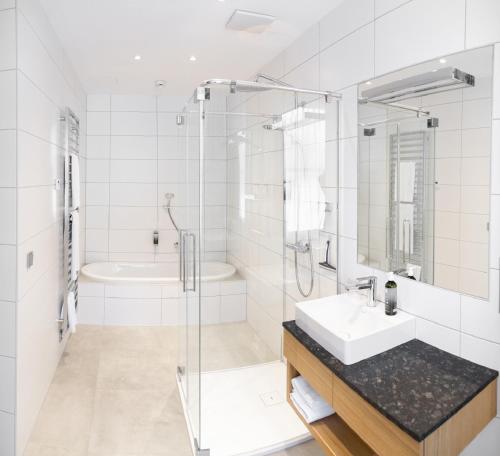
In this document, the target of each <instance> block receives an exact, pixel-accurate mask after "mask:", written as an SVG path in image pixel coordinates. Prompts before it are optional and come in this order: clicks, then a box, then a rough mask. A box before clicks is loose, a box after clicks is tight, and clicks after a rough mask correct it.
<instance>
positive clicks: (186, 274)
mask: <svg viewBox="0 0 500 456" xmlns="http://www.w3.org/2000/svg"><path fill="white" fill-rule="evenodd" d="M202 110H203V106H202V104H200V103H199V101H198V100H197V99H196V98H195V97H194V98H192V99H190V100H189V102H188V104H187V106H186V108H185V110H184V111H183V113H182V114H180V115H179V116H178V117H177V125H178V145H179V150H180V151H181V152H182V153H181V156H183V157H184V158H183V161H184V178H179V180H181V181H183V182H182V183H180V184H179V185H178V193H179V195H178V200H177V201H178V204H179V206H180V207H179V209H180V212H181V214H182V216H183V217H182V224H181V226H179V228H180V231H179V279H180V291H179V304H178V305H179V311H178V313H179V328H178V331H179V356H178V379H179V383H180V387H181V395H182V400H183V406H184V412H185V414H186V419H187V422H188V428H189V432H190V437H191V440H192V445H193V447H194V449H196V448H199V442H200V440H201V424H200V421H201V420H200V382H201V380H200V375H201V370H200V363H201V354H200V350H201V340H200V318H201V314H200V296H201V284H202V282H201V279H200V277H201V274H202V271H201V267H200V265H201V261H200V258H201V251H200V245H201V242H200V233H201V230H200V222H201V220H200V214H201V211H200V201H201V199H200V188H202V187H201V185H200V151H201V150H202V147H203V142H202V141H201V139H200V135H202V126H201V121H200V120H201V117H200V112H202Z"/></svg>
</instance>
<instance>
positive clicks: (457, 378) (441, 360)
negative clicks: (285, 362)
mask: <svg viewBox="0 0 500 456" xmlns="http://www.w3.org/2000/svg"><path fill="white" fill-rule="evenodd" d="M283 326H284V327H285V328H286V329H287V330H288V331H289V332H290V333H291V334H293V335H294V336H295V337H296V338H297V339H298V340H299V341H300V342H301V343H302V344H303V345H304V346H305V347H306V348H307V349H308V350H309V351H310V352H311V353H312V354H313V355H315V356H316V357H317V358H318V359H319V360H320V361H321V362H322V363H323V364H324V365H325V366H326V367H328V368H329V369H330V370H331V371H332V372H333V373H334V374H335V375H336V376H337V377H339V378H340V379H342V380H343V381H344V382H345V383H346V384H347V385H349V386H350V387H351V388H352V389H353V390H355V391H356V392H357V393H358V394H359V395H361V396H362V397H363V398H364V399H365V400H366V401H367V402H369V403H370V404H371V405H373V407H375V408H376V409H377V410H378V411H380V412H381V413H382V414H383V415H384V416H386V417H387V418H388V419H389V420H391V421H392V422H393V423H395V424H396V425H397V426H399V427H400V428H401V429H402V430H403V431H405V432H406V433H408V434H409V435H411V436H412V437H413V438H414V439H415V440H417V441H419V442H421V441H422V440H424V439H425V438H426V437H427V436H428V435H429V434H431V433H432V432H433V431H435V430H436V429H437V428H438V427H439V426H441V425H442V424H443V423H444V422H445V421H447V420H448V419H449V418H450V417H451V416H453V415H454V414H455V413H457V412H458V411H459V410H460V409H461V408H462V407H463V406H464V405H466V404H467V403H468V402H469V401H470V400H471V399H473V398H474V397H475V396H476V395H477V394H479V393H480V392H481V391H482V390H483V389H484V388H486V386H488V385H489V384H490V383H491V382H492V381H493V380H494V379H495V378H497V377H498V372H497V371H495V370H492V369H488V368H486V367H483V366H480V365H478V364H475V363H472V362H470V361H467V360H465V359H463V358H459V357H458V356H454V355H452V354H450V353H447V352H445V351H443V350H440V349H438V348H436V347H433V346H432V345H429V344H426V343H425V342H422V341H420V340H417V339H413V340H411V341H410V342H407V343H405V344H402V345H399V346H397V347H395V348H393V349H391V350H388V351H386V352H383V353H380V354H379V355H376V356H372V357H371V358H368V359H365V360H363V361H360V362H359V363H356V364H351V365H349V366H348V365H345V364H343V363H342V362H341V361H339V360H338V359H337V358H335V356H333V355H332V354H331V353H330V352H328V351H327V350H325V349H324V348H323V347H322V346H321V345H319V344H318V343H317V342H316V341H315V340H314V339H312V338H311V337H310V336H309V335H307V334H306V333H305V332H304V331H302V329H300V328H299V327H298V326H297V325H296V324H295V321H288V322H285V323H283Z"/></svg>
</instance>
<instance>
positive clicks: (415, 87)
mask: <svg viewBox="0 0 500 456" xmlns="http://www.w3.org/2000/svg"><path fill="white" fill-rule="evenodd" d="M474 85H475V78H474V76H473V75H471V74H469V73H465V72H464V71H460V70H459V69H457V68H453V67H447V68H441V69H439V70H435V71H430V72H427V73H422V74H418V75H416V76H410V77H408V78H404V79H400V80H398V81H393V82H389V83H387V84H382V85H380V86H378V87H373V88H370V89H366V90H364V91H362V92H361V101H364V102H378V103H392V102H397V101H402V100H406V99H408V98H414V97H419V96H420V97H421V96H424V95H431V94H433V93H440V92H445V91H448V90H455V89H462V88H467V87H474Z"/></svg>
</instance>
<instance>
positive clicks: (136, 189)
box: [110, 183, 157, 206]
mask: <svg viewBox="0 0 500 456" xmlns="http://www.w3.org/2000/svg"><path fill="white" fill-rule="evenodd" d="M156 202H157V189H156V184H122V183H113V184H111V185H110V204H111V205H112V206H156Z"/></svg>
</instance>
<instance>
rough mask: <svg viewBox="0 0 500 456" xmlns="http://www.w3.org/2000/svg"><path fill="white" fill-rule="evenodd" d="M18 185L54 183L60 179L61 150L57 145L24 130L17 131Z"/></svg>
mask: <svg viewBox="0 0 500 456" xmlns="http://www.w3.org/2000/svg"><path fill="white" fill-rule="evenodd" d="M17 138H18V148H17V155H18V167H17V176H18V186H19V187H33V186H36V185H50V186H52V185H54V182H55V180H56V179H57V178H60V179H62V178H63V175H62V172H63V171H62V151H61V149H59V147H58V146H56V145H55V144H52V143H50V142H47V141H43V140H42V139H40V138H37V137H35V136H33V135H31V134H29V133H26V132H24V131H18V133H17Z"/></svg>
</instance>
